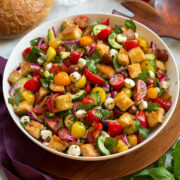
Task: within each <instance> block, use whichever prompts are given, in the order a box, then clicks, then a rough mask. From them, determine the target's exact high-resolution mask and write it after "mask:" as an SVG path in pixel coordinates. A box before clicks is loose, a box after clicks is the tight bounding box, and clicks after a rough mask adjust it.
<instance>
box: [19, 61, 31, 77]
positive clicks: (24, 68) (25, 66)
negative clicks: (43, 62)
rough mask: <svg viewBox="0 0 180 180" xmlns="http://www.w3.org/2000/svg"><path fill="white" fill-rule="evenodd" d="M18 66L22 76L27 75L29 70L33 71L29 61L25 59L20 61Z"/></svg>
mask: <svg viewBox="0 0 180 180" xmlns="http://www.w3.org/2000/svg"><path fill="white" fill-rule="evenodd" d="M20 68H21V72H22V75H23V76H27V75H28V74H29V73H30V72H32V71H33V69H32V68H31V63H29V62H26V61H23V62H21V63H20Z"/></svg>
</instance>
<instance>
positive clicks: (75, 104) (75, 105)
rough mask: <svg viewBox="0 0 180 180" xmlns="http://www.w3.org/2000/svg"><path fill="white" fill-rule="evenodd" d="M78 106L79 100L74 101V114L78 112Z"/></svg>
mask: <svg viewBox="0 0 180 180" xmlns="http://www.w3.org/2000/svg"><path fill="white" fill-rule="evenodd" d="M77 107H78V102H75V103H74V109H73V115H75V114H76V110H77Z"/></svg>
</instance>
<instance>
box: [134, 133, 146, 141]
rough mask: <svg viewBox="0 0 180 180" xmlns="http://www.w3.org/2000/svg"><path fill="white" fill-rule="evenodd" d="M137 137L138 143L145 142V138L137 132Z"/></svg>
mask: <svg viewBox="0 0 180 180" xmlns="http://www.w3.org/2000/svg"><path fill="white" fill-rule="evenodd" d="M135 135H136V137H137V140H138V142H143V141H144V140H145V139H144V138H142V137H140V135H139V132H136V133H135Z"/></svg>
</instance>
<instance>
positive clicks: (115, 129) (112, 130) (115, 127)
mask: <svg viewBox="0 0 180 180" xmlns="http://www.w3.org/2000/svg"><path fill="white" fill-rule="evenodd" d="M121 132H122V126H121V125H120V124H119V123H117V122H111V121H110V122H109V126H108V134H109V135H110V136H111V137H114V136H117V135H119V134H120V133H121Z"/></svg>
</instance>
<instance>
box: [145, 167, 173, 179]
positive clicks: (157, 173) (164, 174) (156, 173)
mask: <svg viewBox="0 0 180 180" xmlns="http://www.w3.org/2000/svg"><path fill="white" fill-rule="evenodd" d="M148 172H149V175H150V176H151V177H152V178H153V179H154V180H175V178H174V177H173V175H172V174H171V173H170V172H169V171H168V170H166V169H165V168H164V167H158V168H151V169H149V170H148Z"/></svg>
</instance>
